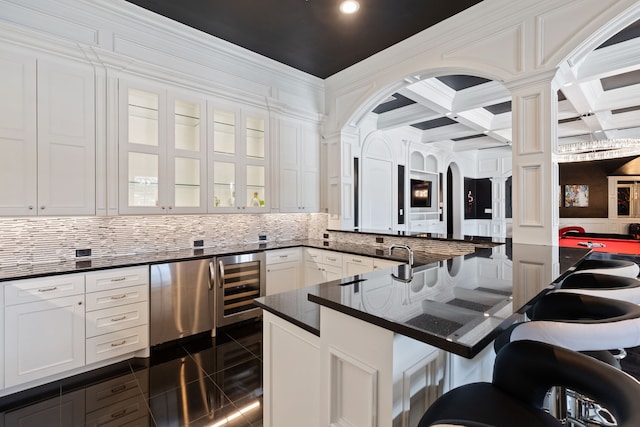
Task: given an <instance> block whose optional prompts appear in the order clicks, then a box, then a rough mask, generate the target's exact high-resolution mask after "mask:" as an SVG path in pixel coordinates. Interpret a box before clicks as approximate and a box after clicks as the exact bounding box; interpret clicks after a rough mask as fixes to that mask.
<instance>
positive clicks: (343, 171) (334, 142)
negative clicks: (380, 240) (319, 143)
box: [324, 130, 358, 230]
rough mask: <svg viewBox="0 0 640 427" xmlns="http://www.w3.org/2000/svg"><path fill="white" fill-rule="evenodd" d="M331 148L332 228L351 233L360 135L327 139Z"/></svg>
mask: <svg viewBox="0 0 640 427" xmlns="http://www.w3.org/2000/svg"><path fill="white" fill-rule="evenodd" d="M324 143H325V144H326V145H327V210H328V213H329V220H328V226H329V228H331V229H335V230H341V229H342V230H350V229H353V228H354V225H355V209H354V201H355V199H354V195H355V188H354V185H355V181H354V167H353V158H354V157H357V156H356V155H355V151H354V150H356V149H357V148H358V133H357V130H354V131H353V133H350V132H345V131H344V130H343V131H342V132H337V133H335V134H332V135H329V136H327V135H325V137H324Z"/></svg>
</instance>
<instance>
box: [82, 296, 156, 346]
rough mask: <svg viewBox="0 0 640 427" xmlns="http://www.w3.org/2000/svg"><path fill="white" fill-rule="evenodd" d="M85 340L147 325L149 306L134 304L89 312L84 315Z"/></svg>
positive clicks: (143, 303) (139, 303) (140, 303)
mask: <svg viewBox="0 0 640 427" xmlns="http://www.w3.org/2000/svg"><path fill="white" fill-rule="evenodd" d="M86 320H87V338H90V337H95V336H97V335H102V334H107V333H110V332H115V331H120V330H122V329H128V328H132V327H134V326H140V325H146V324H148V323H149V304H148V303H147V302H146V301H143V302H138V303H135V304H127V305H121V306H118V307H112V308H105V309H104V310H96V311H89V312H87V314H86Z"/></svg>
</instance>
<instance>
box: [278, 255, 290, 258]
mask: <svg viewBox="0 0 640 427" xmlns="http://www.w3.org/2000/svg"><path fill="white" fill-rule="evenodd" d="M280 258H289V255H280Z"/></svg>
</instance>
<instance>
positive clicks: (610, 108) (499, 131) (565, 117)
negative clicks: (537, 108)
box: [372, 21, 640, 151]
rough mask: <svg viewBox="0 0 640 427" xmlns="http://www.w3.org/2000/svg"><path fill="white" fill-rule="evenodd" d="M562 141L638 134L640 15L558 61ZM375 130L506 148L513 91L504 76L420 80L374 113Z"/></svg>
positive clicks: (464, 146)
mask: <svg viewBox="0 0 640 427" xmlns="http://www.w3.org/2000/svg"><path fill="white" fill-rule="evenodd" d="M559 72H560V73H561V74H562V76H561V77H562V80H563V81H564V82H566V84H565V85H564V86H563V87H562V88H561V89H560V91H559V92H558V101H559V102H558V143H559V144H560V145H561V144H566V143H571V142H582V141H590V140H596V139H612V138H640V21H638V22H636V23H634V24H632V25H630V26H629V27H627V28H626V29H625V30H623V31H621V32H620V33H618V34H616V35H615V36H614V37H612V38H611V39H609V40H608V41H607V42H605V43H603V44H602V45H601V46H600V47H598V48H597V49H596V50H594V51H593V52H592V53H590V54H589V55H588V56H587V57H586V58H585V59H584V60H583V61H581V62H580V63H578V64H576V65H573V66H569V64H563V65H562V66H561V67H560V71H559ZM372 113H373V114H375V115H376V118H377V124H378V129H381V130H382V129H385V130H391V129H397V128H404V129H405V130H409V131H410V132H411V133H413V134H414V135H415V140H416V141H421V142H423V143H425V144H453V149H454V151H466V150H475V149H489V148H498V147H508V146H509V145H510V144H511V139H512V136H511V97H510V94H509V91H508V90H507V89H506V88H505V87H504V86H503V85H502V84H500V83H498V82H494V81H490V80H487V79H483V78H480V77H473V76H462V75H457V76H443V77H435V78H429V79H424V80H418V79H415V81H414V82H412V83H410V84H408V85H407V86H405V87H404V88H402V89H401V90H399V91H398V92H396V93H394V94H392V95H391V96H389V97H388V98H387V99H385V100H383V101H382V102H381V103H380V104H379V105H378V106H377V107H376V108H375V109H374V110H373V112H372Z"/></svg>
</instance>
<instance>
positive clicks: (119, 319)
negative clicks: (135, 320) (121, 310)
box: [111, 316, 127, 322]
mask: <svg viewBox="0 0 640 427" xmlns="http://www.w3.org/2000/svg"><path fill="white" fill-rule="evenodd" d="M126 318H127V316H120V317H113V318H111V321H112V322H119V321H121V320H124V319H126Z"/></svg>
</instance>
